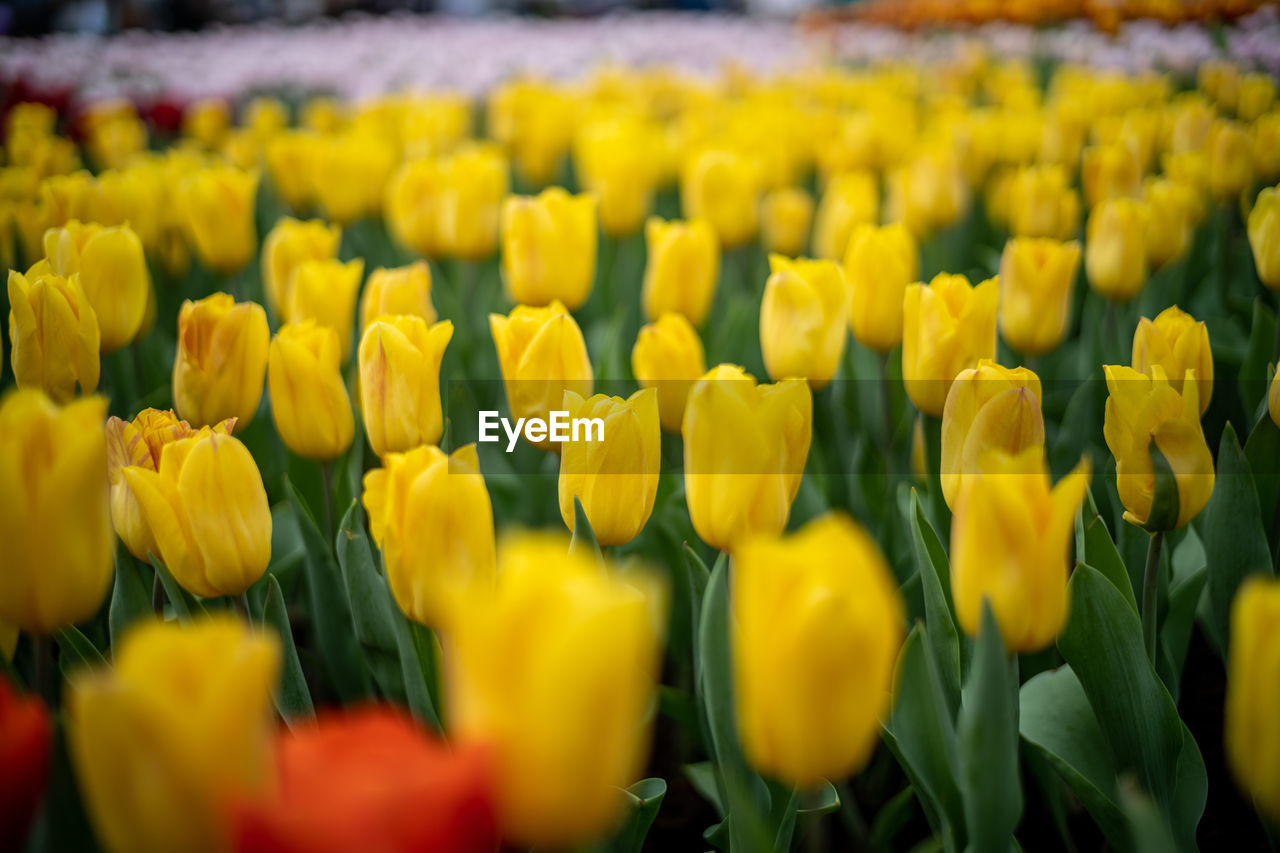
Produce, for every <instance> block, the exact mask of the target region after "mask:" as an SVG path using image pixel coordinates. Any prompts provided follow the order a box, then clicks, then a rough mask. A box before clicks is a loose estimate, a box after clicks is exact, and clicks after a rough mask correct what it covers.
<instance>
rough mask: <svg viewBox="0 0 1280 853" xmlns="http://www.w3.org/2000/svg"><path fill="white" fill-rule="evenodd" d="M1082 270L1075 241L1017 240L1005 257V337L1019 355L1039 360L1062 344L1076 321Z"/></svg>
mask: <svg viewBox="0 0 1280 853" xmlns="http://www.w3.org/2000/svg"><path fill="white" fill-rule="evenodd" d="M1079 268H1080V244H1079V243H1077V242H1076V241H1074V240H1072V241H1071V242H1069V243H1059V242H1057V241H1056V240H1049V239H1039V238H1030V237H1014V238H1011V239H1010V240H1009V242H1007V243H1005V246H1004V254H1003V255H1002V256H1001V258H1000V334H1001V335H1002V336H1003V337H1004V339H1005V342H1006V343H1007V344H1009V346H1011V347H1013V349H1015V350H1017V351H1018V352H1020V353H1022V354H1024V355H1029V356H1037V355H1043V354H1044V353H1047V352H1050V351H1052V350H1054V349H1056V348H1057V346H1058V344H1060V343H1062V339H1063V337H1064V336H1065V335H1066V333H1067V326H1068V325H1069V324H1070V322H1071V291H1072V289H1073V288H1074V286H1075V282H1076V271H1077V270H1078V269H1079Z"/></svg>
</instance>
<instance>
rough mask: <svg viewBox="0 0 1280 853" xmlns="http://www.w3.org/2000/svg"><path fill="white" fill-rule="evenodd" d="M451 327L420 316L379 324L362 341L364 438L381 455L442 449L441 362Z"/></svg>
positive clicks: (388, 319) (395, 317)
mask: <svg viewBox="0 0 1280 853" xmlns="http://www.w3.org/2000/svg"><path fill="white" fill-rule="evenodd" d="M452 338H453V323H451V322H449V321H448V320H442V321H440V322H439V323H433V324H432V325H430V326H428V325H427V324H426V322H425V321H424V320H423V319H422V318H421V317H414V316H411V315H404V314H393V315H391V316H387V317H383V318H382V319H381V320H375V321H374V322H373V323H372V324H371V325H370V326H369V328H368V329H367V330H365V333H364V337H363V338H361V339H360V353H359V362H360V403H361V410H362V412H363V413H364V428H365V433H366V434H367V435H368V436H369V444H370V445H372V447H373V452H374V453H376V454H377V455H378V456H385V455H386V454H388V453H403V452H404V451H406V450H412V449H413V448H415V447H417V446H418V445H420V444H438V443H439V441H440V436H441V435H442V434H443V432H444V414H443V412H442V411H441V408H440V362H441V361H443V360H444V350H445V347H447V346H448V345H449V341H450V340H451V339H452Z"/></svg>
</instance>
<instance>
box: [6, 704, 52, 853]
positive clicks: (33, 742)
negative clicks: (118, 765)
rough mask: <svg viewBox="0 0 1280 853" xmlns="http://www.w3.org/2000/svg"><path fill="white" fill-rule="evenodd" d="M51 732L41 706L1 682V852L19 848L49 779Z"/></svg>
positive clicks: (45, 713) (47, 714) (47, 713)
mask: <svg viewBox="0 0 1280 853" xmlns="http://www.w3.org/2000/svg"><path fill="white" fill-rule="evenodd" d="M51 733H52V726H51V724H50V722H49V712H48V711H46V710H45V707H44V704H43V703H41V702H40V700H39V699H36V698H35V697H34V696H19V695H18V694H17V693H16V692H15V691H14V690H13V688H12V687H11V686H10V685H9V683H8V682H6V681H4V680H0V849H3V850H9V849H13V850H21V849H22V842H23V839H24V838H26V835H27V830H29V829H30V828H31V819H32V818H34V817H35V814H36V807H37V806H39V805H40V797H41V795H43V794H44V786H45V783H46V782H47V781H48V779H49V742H50V741H49V738H50V735H51ZM11 843H12V847H11V846H10V844H11Z"/></svg>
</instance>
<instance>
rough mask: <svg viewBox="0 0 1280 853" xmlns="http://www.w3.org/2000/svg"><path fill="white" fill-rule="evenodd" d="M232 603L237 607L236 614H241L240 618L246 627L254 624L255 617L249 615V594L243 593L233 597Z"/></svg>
mask: <svg viewBox="0 0 1280 853" xmlns="http://www.w3.org/2000/svg"><path fill="white" fill-rule="evenodd" d="M231 603H232V605H234V606H235V608H236V612H237V613H239V614H240V618H242V619H244V621H245V624H246V625H252V624H253V617H252V616H250V615H249V593H248V592H242V593H240V594H239V595H233V596H231Z"/></svg>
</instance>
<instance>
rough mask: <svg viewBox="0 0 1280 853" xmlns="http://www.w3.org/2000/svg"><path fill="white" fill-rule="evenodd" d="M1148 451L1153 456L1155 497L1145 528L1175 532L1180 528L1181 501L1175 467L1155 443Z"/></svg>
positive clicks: (1152, 500) (1154, 530)
mask: <svg viewBox="0 0 1280 853" xmlns="http://www.w3.org/2000/svg"><path fill="white" fill-rule="evenodd" d="M1147 451H1148V452H1149V453H1150V454H1151V468H1152V470H1153V471H1155V478H1156V485H1155V495H1154V497H1152V499H1151V511H1150V512H1149V513H1147V522H1146V524H1144V525H1143V527H1144V528H1146V529H1147V530H1149V531H1151V532H1156V531H1159V530H1173V529H1175V528H1176V527H1177V526H1178V513H1179V511H1180V506H1181V499H1180V497H1179V495H1178V479H1177V477H1176V476H1175V475H1174V473H1173V466H1171V465H1170V464H1169V460H1168V459H1166V458H1165V455H1164V453H1163V452H1161V450H1160V448H1159V447H1157V446H1156V443H1155V442H1154V441H1152V442H1151V444H1150V446H1149V447H1148V448H1147Z"/></svg>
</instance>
